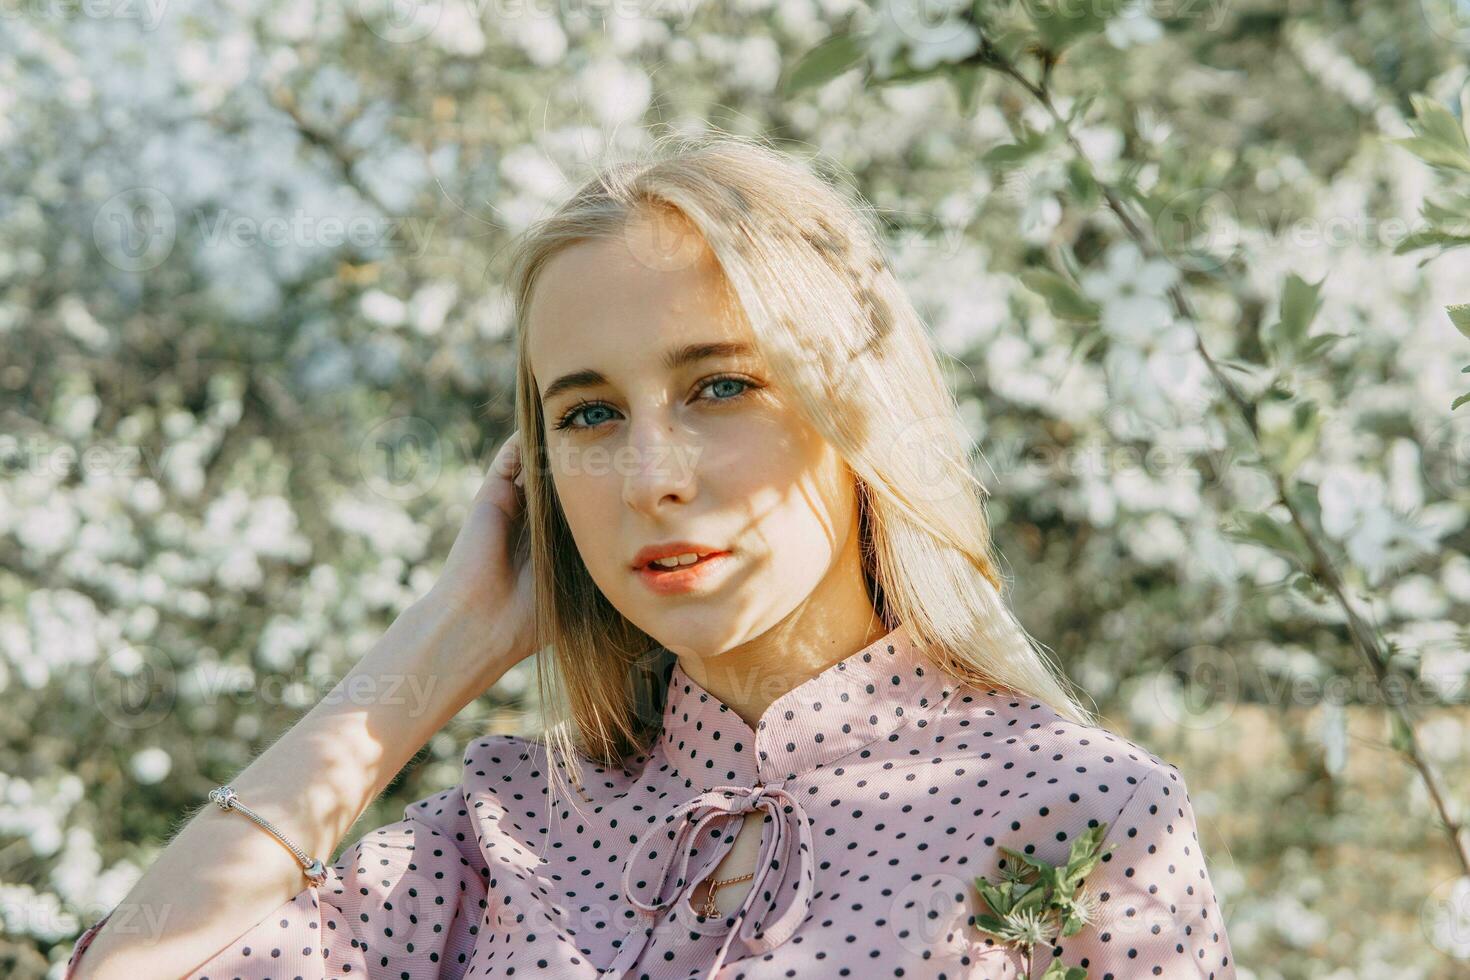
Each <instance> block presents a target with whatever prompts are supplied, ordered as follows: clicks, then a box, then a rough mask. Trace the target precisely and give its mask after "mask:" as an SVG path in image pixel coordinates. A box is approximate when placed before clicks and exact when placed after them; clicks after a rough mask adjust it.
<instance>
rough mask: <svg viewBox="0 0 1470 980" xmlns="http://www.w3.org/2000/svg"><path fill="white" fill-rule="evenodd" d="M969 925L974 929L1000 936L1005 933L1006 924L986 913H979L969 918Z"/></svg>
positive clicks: (1002, 920)
mask: <svg viewBox="0 0 1470 980" xmlns="http://www.w3.org/2000/svg"><path fill="white" fill-rule="evenodd" d="M970 921H971V924H972V925H974V926H975V927H976V928H979V929H984V930H985V931H986V932H989V933H993V934H995V935H997V936H998V935H1001V934H1002V933H1004V932H1005V929H1006V923H1005V920H1004V919H1001V918H997V917H996V916H993V915H991V914H990V913H988V912H981V913H979V914H977V915H972V916H971V917H970Z"/></svg>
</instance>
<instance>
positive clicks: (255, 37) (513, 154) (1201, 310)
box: [0, 0, 1470, 980]
mask: <svg viewBox="0 0 1470 980" xmlns="http://www.w3.org/2000/svg"><path fill="white" fill-rule="evenodd" d="M1467 80H1470V6H1467V5H1466V4H1464V3H1463V2H1459V0H1442V2H1441V0H1418V2H1403V3H1394V2H1386V0H1378V2H1371V0H1366V2H1353V0H1338V2H1319V3H1311V4H1308V3H1292V4H1283V3H1279V2H1274V3H1273V2H1267V0H1158V2H1124V0H1001V2H995V3H985V2H977V3H974V4H971V3H961V2H951V0H898V2H879V3H875V4H866V3H859V2H856V0H779V2H777V0H730V2H725V3H712V2H699V0H561V2H559V3H553V2H550V0H537V2H533V0H494V2H490V0H423V2H413V0H382V2H381V3H379V2H376V0H359V2H355V3H347V4H332V3H313V2H309V0H294V2H285V0H233V2H207V0H205V2H199V3H195V4H190V5H182V4H175V3H169V2H168V0H90V2H85V3H83V2H75V0H16V2H12V3H8V4H5V5H4V7H3V8H0V704H3V710H0V972H3V973H4V974H5V975H6V976H13V977H42V976H52V977H56V976H59V975H60V972H61V966H62V964H63V963H64V961H65V959H66V956H67V954H68V953H69V951H70V946H71V943H72V941H73V940H74V939H75V937H76V935H77V934H78V933H79V932H80V930H81V929H82V928H83V927H84V926H85V925H87V924H89V923H90V922H92V921H93V920H95V919H96V918H97V917H99V916H100V915H101V914H102V913H103V912H105V911H107V910H108V909H110V908H111V907H112V906H113V905H114V904H115V903H116V902H118V901H119V900H120V899H121V898H122V897H123V896H124V895H125V894H126V892H127V891H128V889H129V888H130V886H131V884H132V882H133V881H134V880H135V879H136V877H137V876H138V874H139V873H140V870H141V869H142V868H145V867H147V865H148V864H149V862H150V861H151V859H152V857H153V855H154V854H156V853H157V851H158V849H159V848H160V847H161V846H162V844H163V843H164V842H166V841H167V839H168V837H169V835H170V834H171V833H172V832H173V831H174V830H176V829H177V827H178V825H179V823H180V822H181V820H182V819H183V817H184V816H185V815H186V813H187V812H191V808H193V807H195V806H197V805H199V802H200V800H201V799H202V798H203V795H204V793H205V792H206V791H207V790H208V789H209V788H211V787H212V786H215V785H218V784H219V783H220V782H223V781H224V780H225V779H227V778H229V777H230V776H231V775H233V774H234V773H235V772H237V771H238V770H239V769H240V768H242V767H243V766H245V765H246V764H247V763H248V761H249V760H250V759H251V758H252V757H253V756H254V755H256V754H257V753H258V752H259V751H260V750H261V749H262V748H263V747H264V746H265V745H266V744H268V743H269V741H271V740H272V739H274V738H275V737H276V736H278V735H279V734H280V733H281V732H282V731H283V730H285V729H286V728H287V727H289V726H290V724H291V723H292V721H293V720H294V719H295V718H296V717H298V716H299V715H300V714H301V713H302V712H303V711H304V710H305V709H306V708H307V707H309V706H310V705H311V704H313V703H314V702H315V701H316V700H318V699H320V698H321V697H322V696H323V695H324V694H326V693H327V692H328V691H329V690H330V688H331V686H332V684H333V683H335V681H336V679H337V678H338V677H340V676H341V674H342V673H343V672H344V671H345V670H346V668H347V666H348V665H350V664H351V663H352V662H354V660H355V658H357V657H358V656H360V655H361V654H362V653H363V652H364V651H365V650H366V649H367V648H368V647H369V646H370V645H371V644H372V643H373V642H374V641H375V640H376V639H377V638H378V636H380V635H381V633H382V631H383V630H384V629H385V628H386V627H387V625H388V623H390V622H391V621H392V619H393V618H394V617H395V616H396V615H397V613H398V612H400V611H401V610H402V609H404V608H405V606H406V605H408V604H409V603H410V602H412V601H413V600H414V599H415V598H417V597H418V596H419V595H421V594H422V593H423V592H424V591H425V590H426V589H427V588H428V586H429V584H430V583H431V582H432V581H433V580H434V578H435V574H436V569H437V567H438V564H439V562H440V560H441V558H442V556H443V555H444V554H445V553H446V552H447V549H448V545H449V542H450V541H451V540H452V538H453V535H454V533H455V531H456V530H457V529H458V526H459V522H460V520H461V518H462V515H463V509H464V506H465V504H466V503H467V501H468V500H469V499H470V497H471V495H472V494H473V492H474V490H475V488H476V487H477V486H478V484H479V481H480V479H481V476H482V474H483V473H484V471H485V469H486V467H487V466H488V464H489V459H490V454H491V452H492V450H493V449H494V448H495V447H496V446H497V445H498V444H499V443H500V441H501V440H502V439H503V438H504V437H505V436H506V435H507V434H508V432H509V430H510V427H511V422H510V417H511V408H512V405H511V398H512V395H511V392H512V387H511V385H512V374H511V372H512V367H513V357H512V355H513V351H512V347H511V344H510V336H509V333H508V328H509V322H508V316H509V303H508V299H507V296H506V294H505V292H504V290H503V289H502V288H501V279H500V274H501V271H502V265H501V262H502V260H503V259H504V257H505V252H506V246H507V245H508V243H509V242H510V240H511V238H512V236H514V235H515V234H516V233H517V232H518V231H520V230H521V229H522V228H524V227H525V226H526V224H527V223H528V222H530V221H531V220H533V219H534V218H535V217H537V216H539V215H541V214H543V213H545V212H546V210H547V209H548V208H550V207H551V206H553V205H554V204H555V203H556V202H557V201H558V199H559V198H560V197H561V196H562V195H564V194H566V193H567V192H569V191H570V189H571V187H572V185H573V184H575V183H576V182H577V181H578V180H580V179H581V178H582V177H585V176H586V175H587V174H588V173H589V172H590V168H591V167H592V166H593V165H594V164H595V163H597V162H599V161H601V160H604V159H607V158H611V157H617V156H618V155H620V154H625V153H628V152H636V151H637V150H638V149H639V148H643V147H646V146H647V145H648V144H649V143H650V141H651V140H652V139H654V138H655V137H656V135H658V134H659V133H661V132H695V131H698V130H701V129H703V128H706V127H718V128H721V129H725V130H730V131H735V132H740V133H749V134H756V135H759V136H762V137H764V138H767V139H770V140H772V141H774V142H776V143H777V144H778V145H780V146H782V147H783V148H785V149H787V150H789V151H790V152H793V153H796V154H798V155H800V156H802V157H803V158H807V159H814V158H820V159H821V160H822V161H824V162H825V163H826V164H830V165H832V166H835V168H836V169H837V170H838V171H840V173H841V177H842V179H843V180H844V181H845V182H846V183H847V185H848V186H849V187H850V188H851V189H852V190H853V191H855V192H857V193H859V194H861V195H862V196H863V198H864V199H865V200H866V202H867V203H868V204H870V205H871V207H872V208H873V209H874V211H875V213H876V215H877V216H878V217H879V218H880V219H881V221H882V224H883V227H884V228H885V230H886V234H887V246H888V248H889V252H890V255H891V257H892V260H893V263H894V265H895V268H896V270H897V271H898V272H899V274H900V277H901V278H902V279H903V281H904V282H905V283H906V284H907V285H908V287H909V289H910V290H911V293H912V295H913V297H914V299H915V301H916V302H917V304H918V305H919V308H920V310H921V312H922V313H923V315H924V317H925V319H926V321H927V323H928V324H929V325H930V326H931V327H932V330H933V334H934V337H935V339H936V341H937V343H938V345H939V346H940V347H941V348H942V350H943V352H944V355H945V365H946V368H947V370H948V371H949V373H950V377H951V382H952V384H953V385H954V388H955V390H956V392H957V393H958V396H959V400H960V404H961V408H962V410H963V413H964V417H965V419H966V422H967V424H968V425H969V426H970V428H971V430H972V432H973V435H974V437H975V440H976V447H977V452H976V457H975V464H976V471H977V473H978V474H979V475H980V476H981V478H982V479H983V480H984V482H985V483H986V485H987V486H988V487H989V489H990V491H991V498H990V502H989V509H990V514H991V517H992V520H993V523H994V526H995V529H996V534H997V538H998V544H999V547H1000V549H1001V551H1002V553H1003V555H1004V556H1005V559H1006V567H1005V571H1006V574H1007V575H1008V577H1009V578H1010V580H1011V583H1012V585H1011V595H1012V597H1013V601H1014V602H1015V604H1016V606H1017V608H1018V609H1019V611H1020V614H1021V616H1022V619H1023V621H1024V622H1025V623H1026V625H1027V627H1028V629H1029V630H1030V631H1031V633H1032V634H1033V635H1034V636H1036V637H1037V638H1038V639H1039V640H1040V641H1041V642H1043V643H1044V644H1045V645H1047V646H1048V647H1049V648H1050V649H1051V650H1052V651H1054V652H1055V655H1056V656H1057V658H1058V660H1059V661H1060V662H1061V663H1062V664H1063V666H1064V667H1065V669H1066V670H1067V671H1068V673H1069V674H1070V675H1071V676H1072V677H1073V678H1074V679H1075V680H1076V681H1077V682H1078V683H1079V684H1080V685H1081V686H1082V687H1083V688H1084V689H1085V690H1086V691H1087V692H1088V693H1089V694H1090V696H1091V697H1092V698H1093V699H1094V700H1095V702H1096V705H1097V707H1098V709H1099V710H1100V711H1101V712H1102V713H1103V716H1104V718H1105V720H1106V722H1107V724H1108V725H1109V726H1110V727H1112V728H1114V729H1115V730H1117V731H1119V732H1121V733H1123V734H1125V735H1127V736H1128V737H1130V738H1133V739H1136V740H1138V741H1140V742H1141V743H1142V744H1144V745H1145V746H1146V747H1148V748H1149V749H1150V750H1151V751H1154V752H1156V753H1157V754H1159V755H1161V756H1163V757H1165V758H1166V759H1167V760H1168V761H1170V762H1173V763H1175V764H1177V765H1178V766H1180V768H1181V769H1182V770H1183V771H1184V773H1185V774H1186V777H1187V778H1188V780H1189V785H1190V790H1191V796H1192V799H1193V801H1194V806H1195V809H1196V813H1197V815H1198V818H1199V821H1200V834H1201V840H1202V841H1203V843H1204V846H1205V850H1206V854H1207V855H1208V857H1209V859H1210V866H1211V875H1212V879H1213V881H1214V883H1215V886H1216V889H1217V891H1218V892H1219V895H1220V899H1221V902H1222V906H1223V909H1224V912H1225V915H1226V917H1227V922H1228V927H1229V931H1230V935H1231V939H1232V943H1233V944H1234V947H1235V950H1236V953H1237V957H1238V960H1239V965H1240V975H1241V976H1242V977H1249V978H1260V980H1265V978H1293V980H1296V978H1330V980H1347V978H1354V977H1365V978H1366V977H1371V978H1375V980H1377V978H1404V980H1409V978H1449V977H1465V976H1470V832H1467V831H1466V828H1465V822H1466V820H1467V817H1470V812H1467V811H1470V805H1467V804H1470V707H1467V706H1470V643H1467V639H1470V638H1467V630H1466V626H1465V625H1464V624H1465V623H1466V622H1467V619H1470V559H1467V557H1466V556H1465V552H1466V549H1467V545H1470V528H1467V520H1466V519H1467V515H1470V510H1467V504H1470V407H1464V408H1458V410H1457V408H1456V407H1452V406H1456V405H1457V401H1456V400H1457V399H1459V398H1460V396H1462V395H1463V394H1464V393H1465V392H1466V390H1467V389H1470V380H1467V379H1466V377H1465V376H1464V374H1463V371H1462V369H1463V368H1464V366H1465V365H1466V364H1470V339H1467V338H1470V309H1467V308H1466V307H1464V306H1463V305H1461V304H1465V303H1467V302H1470V248H1461V246H1466V245H1470V145H1467V143H1466V121H1467V120H1466V115H1467V107H1470V89H1467ZM1457 327H1458V329H1457ZM532 669H533V665H532V664H530V663H529V662H528V663H526V664H523V665H521V667H519V668H517V669H516V670H515V671H514V672H512V673H511V674H510V675H508V676H506V677H505V678H504V679H503V680H502V681H501V682H500V683H499V684H497V685H496V687H495V688H493V689H492V690H490V691H489V692H487V694H486V695H485V696H484V697H483V698H481V699H479V700H478V701H476V702H474V703H473V704H471V705H470V706H468V707H467V708H466V709H465V710H464V712H462V713H461V715H460V716H459V717H458V718H456V719H455V720H454V722H453V723H452V724H451V725H450V726H449V727H447V728H446V729H445V730H444V731H443V732H441V733H440V734H439V735H438V736H436V737H435V738H434V739H433V740H432V741H431V742H430V743H429V744H428V745H427V746H426V747H425V748H424V750H423V751H422V752H421V753H419V755H418V756H417V757H416V758H415V760H414V762H413V763H412V764H411V765H410V766H408V767H407V768H406V769H405V770H404V772H403V773H402V774H401V775H400V777H399V778H398V779H397V780H396V781H395V782H394V783H393V785H391V786H390V787H389V790H388V792H387V793H386V794H385V795H384V796H383V797H382V798H381V799H380V800H379V801H378V802H377V803H376V804H375V805H374V806H373V807H372V808H371V809H370V810H369V811H368V813H366V814H365V815H364V817H363V818H362V820H361V821H360V822H359V824H358V825H357V827H356V828H354V832H353V833H352V834H351V835H349V837H348V839H347V841H346V842H344V844H343V848H346V847H347V846H350V845H351V843H352V842H353V841H355V840H356V838H357V837H358V836H359V835H360V834H361V833H362V832H363V831H364V830H366V829H370V828H372V827H376V826H380V825H382V824H384V823H387V822H390V821H392V820H396V819H397V818H398V817H399V816H400V815H401V813H402V809H403V807H404V805H405V804H407V803H408V802H411V801H413V800H416V799H419V798H422V797H424V796H426V795H428V794H429V793H431V792H436V791H439V790H442V789H444V788H446V787H448V786H450V785H452V784H453V783H455V782H456V781H457V780H458V766H459V760H460V751H461V749H462V748H463V746H464V744H465V743H466V742H468V741H469V740H470V739H471V738H473V737H474V736H475V735H476V734H477V733H479V732H483V731H487V730H493V731H522V730H525V729H527V728H529V727H530V726H533V725H534V723H535V717H536V716H535V710H536V705H535V703H534V695H535V690H534V675H533V674H532V672H531V671H532Z"/></svg>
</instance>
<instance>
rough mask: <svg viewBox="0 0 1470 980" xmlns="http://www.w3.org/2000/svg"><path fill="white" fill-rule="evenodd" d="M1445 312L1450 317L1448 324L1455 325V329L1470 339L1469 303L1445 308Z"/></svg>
mask: <svg viewBox="0 0 1470 980" xmlns="http://www.w3.org/2000/svg"><path fill="white" fill-rule="evenodd" d="M1445 312H1446V313H1448V314H1449V315H1450V322H1451V323H1453V324H1454V325H1455V329H1456V330H1458V331H1460V333H1462V334H1464V335H1465V336H1466V337H1467V338H1470V303H1456V304H1455V305H1454V306H1447V307H1445Z"/></svg>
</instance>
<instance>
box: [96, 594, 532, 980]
mask: <svg viewBox="0 0 1470 980" xmlns="http://www.w3.org/2000/svg"><path fill="white" fill-rule="evenodd" d="M494 635H495V630H494V629H493V628H488V627H487V626H486V625H485V624H484V623H482V622H481V621H480V620H479V619H478V617H474V616H469V615H466V614H465V610H463V609H462V608H460V607H458V606H456V605H454V604H451V603H450V602H448V601H446V600H443V599H441V598H440V597H439V596H437V595H435V594H434V593H431V594H430V595H429V596H426V597H425V598H424V599H422V600H420V601H419V602H418V603H416V604H415V605H413V606H411V607H410V608H409V609H407V610H405V611H404V613H403V614H402V615H401V616H399V617H398V619H397V620H396V621H395V622H394V623H393V625H392V626H391V627H390V628H389V629H388V631H387V632H386V633H385V634H384V635H383V637H382V639H381V640H379V641H378V643H377V644H376V645H375V646H374V647H373V648H372V650H370V651H369V652H368V654H367V655H366V656H364V657H363V659H362V660H361V661H360V662H359V663H358V664H357V665H356V666H355V667H354V668H353V669H352V670H351V671H350V672H348V674H347V675H346V676H345V677H344V678H343V679H342V680H341V681H340V682H339V683H338V684H337V685H336V687H334V688H333V689H332V691H331V693H330V694H328V695H327V696H326V697H325V698H323V699H322V701H321V702H320V703H319V704H317V705H316V706H315V707H313V708H312V709H311V710H310V711H309V712H308V713H307V714H306V715H305V716H304V717H303V718H302V719H301V720H300V721H299V722H297V724H296V725H295V726H294V727H292V728H291V729H290V730H289V731H288V732H287V733H286V734H285V735H283V736H282V737H281V738H280V739H278V740H277V741H276V742H275V743H274V744H272V745H271V746H270V747H269V748H268V749H266V750H265V752H263V753H262V754H261V755H260V756H259V757H258V758H256V760H255V761H254V762H252V763H251V764H250V765H249V766H248V767H247V768H246V769H245V770H244V771H243V772H241V773H240V774H239V775H238V776H237V777H235V778H234V779H232V780H230V784H231V785H232V786H234V787H235V789H236V791H237V792H238V793H239V796H240V799H241V800H242V801H243V802H245V803H246V804H247V805H249V806H250V807H252V808H254V809H255V810H256V811H257V812H258V813H260V814H261V815H262V816H264V817H265V818H266V819H267V820H270V821H271V822H272V823H274V824H275V825H276V827H277V828H278V829H280V831H281V832H282V833H283V834H285V835H286V837H287V838H289V839H291V840H293V841H294V842H296V844H297V845H298V846H300V847H301V848H302V849H303V850H304V851H305V852H306V853H307V855H308V856H310V857H320V858H321V859H322V860H323V862H324V863H330V862H329V858H330V856H331V854H332V853H333V851H335V849H336V847H337V845H338V844H339V843H340V842H341V841H342V839H343V838H344V837H345V836H346V834H347V831H348V830H349V829H350V828H351V826H352V824H353V823H354V822H355V821H356V820H357V818H358V817H359V816H360V815H361V814H362V812H363V810H365V809H366V808H367V806H368V804H369V803H371V802H372V800H373V799H374V798H375V797H376V796H377V795H378V793H380V792H381V791H382V790H383V788H384V787H385V786H386V785H387V784H388V782H389V781H390V780H391V779H392V778H393V776H394V775H395V774H397V772H398V771H399V769H401V768H402V767H403V765H404V764H405V763H407V761H408V760H409V759H410V758H412V757H413V755H414V753H416V752H417V751H418V750H419V748H420V747H422V746H423V744H424V743H425V742H427V741H428V739H429V738H430V736H432V735H433V734H434V733H435V732H436V731H438V730H439V729H440V728H442V727H443V726H444V724H445V723H446V722H448V721H449V719H451V718H452V717H454V715H455V714H456V713H457V712H458V711H459V709H460V708H461V707H463V706H464V705H465V704H466V703H468V701H469V700H471V699H472V698H473V697H475V696H476V694H478V693H479V692H482V691H484V690H485V689H486V688H488V687H489V686H491V685H493V684H494V683H495V681H496V680H498V679H499V677H500V676H501V675H502V674H503V673H504V672H505V670H506V669H507V668H508V667H510V666H511V665H512V664H513V663H514V662H515V661H514V659H512V658H513V657H514V656H515V653H514V652H513V651H512V650H511V649H510V648H509V645H508V644H502V643H499V642H496V641H495V640H494ZM308 885H309V883H308V882H307V880H306V878H305V877H304V876H303V875H302V871H301V865H300V864H298V863H297V861H296V859H295V858H294V857H293V856H292V855H291V853H290V852H289V851H287V850H286V849H285V848H284V847H282V846H281V845H280V844H279V843H278V842H277V841H276V840H275V838H273V837H271V836H270V835H269V834H267V833H266V832H265V831H264V830H262V829H261V828H260V827H258V826H256V825H255V824H254V823H252V822H251V821H250V820H247V819H246V818H244V817H243V816H242V815H241V814H238V813H227V812H225V811H223V810H220V809H219V808H217V807H216V806H214V804H212V803H207V802H206V803H204V804H202V808H201V809H200V811H199V812H198V813H197V814H196V815H195V816H194V817H193V818H192V819H191V820H190V821H189V823H188V824H186V825H185V826H184V828H183V829H182V830H181V831H180V832H179V833H178V835H177V836H176V837H175V838H174V840H173V841H172V842H171V843H170V844H169V845H168V846H167V847H166V848H165V849H164V850H163V852H162V853H161V854H159V856H158V858H157V859H156V860H155V861H154V863H153V864H152V865H151V866H150V868H149V869H148V871H147V873H146V874H144V875H143V877H142V878H141V879H140V880H139V881H138V882H137V884H136V885H135V886H134V887H133V889H132V891H131V892H129V894H128V896H127V897H126V898H125V899H124V900H123V901H122V902H120V903H119V904H118V906H117V907H116V908H114V909H113V910H112V911H111V912H110V913H108V916H107V922H106V923H105V924H104V925H103V927H102V929H101V930H99V931H97V932H96V934H95V935H94V936H92V937H91V938H90V942H89V943H88V944H87V945H86V948H85V952H84V955H80V956H78V957H77V962H76V963H75V964H73V972H72V974H71V976H74V977H78V978H88V980H91V978H96V977H128V978H130V977H179V976H183V975H185V974H187V973H189V972H190V971H192V970H194V969H195V968H196V967H198V966H199V965H200V964H201V963H203V962H204V961H206V960H208V959H210V957H212V956H213V955H214V954H215V953H217V952H218V951H220V950H221V949H222V948H223V947H225V946H226V945H227V944H229V943H230V942H231V941H232V940H234V939H236V938H237V937H239V936H241V934H242V933H243V932H244V931H245V930H246V929H247V928H249V927H250V926H252V925H253V924H255V923H257V922H259V921H260V920H261V919H262V918H263V917H264V916H265V915H266V914H267V913H269V912H271V911H272V910H275V909H278V908H281V907H282V906H284V905H286V904H287V903H291V902H292V901H293V898H294V899H295V904H300V901H301V896H302V895H303V894H309V893H310V889H309V888H308ZM322 891H323V893H325V892H326V889H325V888H324V889H322ZM323 942H325V941H324V940H323Z"/></svg>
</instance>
